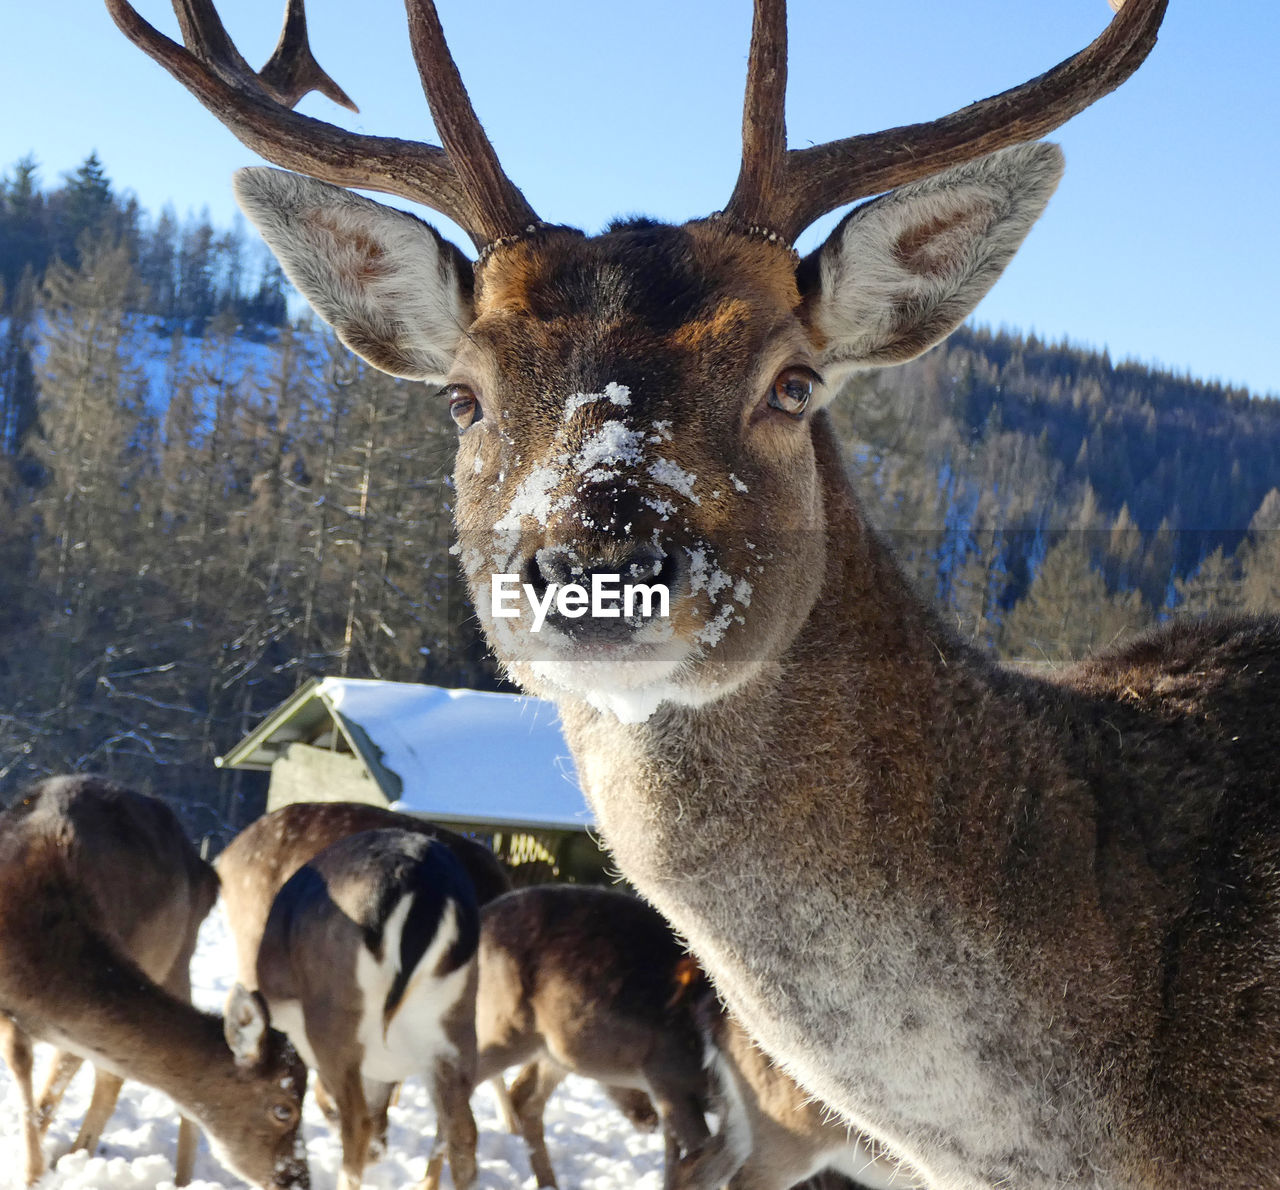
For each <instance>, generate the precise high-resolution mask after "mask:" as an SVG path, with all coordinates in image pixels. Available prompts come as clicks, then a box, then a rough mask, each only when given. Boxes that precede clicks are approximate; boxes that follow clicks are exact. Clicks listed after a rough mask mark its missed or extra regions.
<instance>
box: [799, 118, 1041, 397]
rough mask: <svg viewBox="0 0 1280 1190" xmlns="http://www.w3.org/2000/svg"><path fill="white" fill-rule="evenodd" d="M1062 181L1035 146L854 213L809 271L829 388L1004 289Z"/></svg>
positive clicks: (937, 333)
mask: <svg viewBox="0 0 1280 1190" xmlns="http://www.w3.org/2000/svg"><path fill="white" fill-rule="evenodd" d="M1061 177H1062V152H1061V150H1060V149H1059V148H1058V147H1057V145H1050V144H1043V143H1040V144H1030V145H1019V146H1017V147H1016V148H1012V149H1005V150H1002V151H1001V152H998V153H992V154H990V156H987V157H981V158H979V159H978V160H976V161H971V162H968V163H966V164H965V165H961V166H957V167H956V168H955V169H950V170H947V171H946V172H945V173H941V174H937V175H935V176H934V177H931V178H925V179H924V180H922V181H919V182H912V183H910V184H909V185H906V186H902V187H900V188H899V189H897V190H893V191H890V192H889V193H888V194H885V195H883V196H881V197H880V198H876V199H873V200H872V201H871V202H868V203H864V204H863V205H862V206H860V207H857V208H855V209H854V210H853V211H851V212H850V213H849V214H848V215H847V216H845V218H844V219H843V220H842V221H841V222H840V224H839V226H838V227H837V228H836V229H835V231H834V232H832V233H831V236H830V237H829V238H828V239H827V241H826V243H824V244H823V245H822V247H821V248H819V249H818V250H817V251H816V252H814V253H813V254H812V255H810V256H809V257H807V258H806V259H805V261H804V262H803V263H802V264H801V266H800V274H799V276H800V283H801V287H802V289H803V290H805V291H806V295H807V296H806V302H807V304H808V306H809V310H810V317H811V319H812V321H813V324H814V326H815V327H816V328H817V330H818V331H819V332H820V333H821V335H822V336H823V338H824V339H825V341H826V349H825V354H824V356H823V358H822V362H821V365H820V366H821V367H822V369H823V372H824V374H825V375H826V378H827V380H828V385H829V386H830V385H831V378H832V375H834V376H835V378H836V379H837V380H838V379H840V378H841V377H842V376H844V375H846V374H847V373H848V372H850V371H853V370H854V369H856V368H860V367H879V366H882V365H884V364H900V363H905V362H906V361H907V360H909V359H914V358H915V357H916V356H917V355H919V354H921V352H923V351H926V350H928V348H930V347H932V346H933V345H934V344H935V343H937V342H938V341H939V340H941V339H943V338H945V337H946V336H947V335H948V334H950V333H951V332H952V331H953V330H955V328H956V327H957V326H959V325H960V323H961V322H963V321H964V319H965V318H966V317H968V315H969V314H970V312H971V311H972V310H973V308H974V307H975V306H976V305H977V304H978V302H979V301H980V300H981V299H982V297H983V296H984V295H985V294H986V292H987V290H988V289H990V288H991V286H992V285H993V284H995V281H996V278H997V277H999V276H1000V274H1001V272H1003V271H1004V267H1005V265H1007V264H1008V263H1009V261H1010V260H1011V259H1012V257H1013V254H1014V252H1016V251H1017V249H1018V246H1019V245H1020V244H1021V243H1022V241H1023V239H1024V238H1025V237H1026V234H1027V232H1028V231H1030V229H1031V225H1032V224H1033V223H1034V222H1035V221H1036V219H1038V218H1039V217H1040V213H1041V212H1042V211H1043V210H1044V208H1045V204H1046V203H1047V202H1048V201H1049V196H1050V195H1051V194H1052V193H1053V191H1054V188H1055V187H1056V186H1057V184H1058V180H1059V178H1061Z"/></svg>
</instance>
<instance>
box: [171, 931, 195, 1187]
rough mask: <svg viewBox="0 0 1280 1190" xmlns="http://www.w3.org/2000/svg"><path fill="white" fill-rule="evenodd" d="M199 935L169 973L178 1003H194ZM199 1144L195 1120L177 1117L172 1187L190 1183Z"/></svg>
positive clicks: (189, 941) (182, 953)
mask: <svg viewBox="0 0 1280 1190" xmlns="http://www.w3.org/2000/svg"><path fill="white" fill-rule="evenodd" d="M195 948H196V935H195V934H192V935H191V936H190V937H189V938H188V940H187V944H186V945H185V946H184V947H183V948H182V951H181V952H180V953H179V954H178V956H177V958H176V959H175V960H174V963H173V967H172V968H171V969H170V971H169V978H168V979H166V980H165V981H164V986H165V987H166V988H168V989H169V991H171V992H172V993H173V994H174V995H175V996H177V997H178V999H179V1000H183V1001H185V1002H186V1003H188V1004H190V1003H191V956H192V955H193V954H194V953H195ZM199 1144H200V1127H199V1125H198V1124H196V1122H195V1121H194V1120H189V1119H187V1117H186V1116H181V1115H180V1116H179V1117H178V1151H177V1153H176V1154H175V1155H174V1158H173V1184H174V1185H175V1186H185V1185H186V1184H187V1183H188V1182H189V1181H191V1175H192V1173H194V1172H195V1166H196V1148H197V1147H198V1146H199Z"/></svg>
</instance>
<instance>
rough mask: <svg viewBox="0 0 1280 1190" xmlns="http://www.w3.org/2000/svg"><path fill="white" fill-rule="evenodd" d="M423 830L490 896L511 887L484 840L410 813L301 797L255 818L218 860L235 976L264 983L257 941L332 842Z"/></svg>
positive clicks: (479, 894) (482, 900) (251, 984)
mask: <svg viewBox="0 0 1280 1190" xmlns="http://www.w3.org/2000/svg"><path fill="white" fill-rule="evenodd" d="M372 830H405V831H418V832H421V833H422V834H425V835H427V836H428V837H430V838H433V839H439V840H440V841H441V842H442V843H443V844H444V845H445V846H446V847H447V848H448V849H449V850H450V851H452V852H453V854H454V855H456V856H457V857H458V860H459V861H460V862H461V864H462V866H463V867H464V868H465V869H466V872H467V875H468V876H469V877H470V878H471V884H472V887H473V888H474V889H475V897H476V903H477V904H480V905H485V904H488V902H490V901H492V900H493V899H494V897H497V896H501V895H502V894H503V893H504V892H507V891H509V890H510V888H511V880H510V878H509V877H508V875H507V871H506V869H505V868H504V867H503V866H502V863H501V862H500V861H499V860H498V858H497V856H495V855H494V854H493V852H492V851H490V850H489V848H488V847H486V846H485V845H484V844H483V843H478V842H476V841H475V840H474V839H469V838H467V837H466V836H465V835H460V834H458V833H457V832H456V831H451V830H448V829H446V828H445V827H442V826H437V825H436V824H435V823H432V822H426V821H424V820H423V819H421V818H415V817H414V816H412V815H410V814H398V813H396V812H395V811H394V810H386V809H383V808H382V807H381V806H371V805H364V804H362V803H360V802H294V803H292V804H291V805H288V806H282V807H281V808H280V809H279V810H275V811H273V812H272V813H270V814H264V815H263V816H262V817H261V818H256V819H254V821H253V822H251V823H250V824H249V825H248V826H246V827H245V828H244V830H242V831H241V832H240V833H239V834H238V835H236V837H235V838H234V839H232V840H231V842H230V843H229V844H227V846H226V848H225V849H224V850H223V852H222V854H221V855H219V856H218V858H217V860H215V861H214V867H215V868H216V869H217V872H218V876H219V877H220V878H221V881H222V902H223V905H224V906H225V907H226V911H227V921H228V924H229V925H230V927H231V933H232V936H233V937H234V939H235V944H236V978H237V979H238V980H239V981H240V982H241V983H242V984H243V985H244V986H245V987H247V988H255V987H257V986H258V985H257V965H258V945H259V944H260V943H261V941H262V931H263V930H264V929H265V928H266V924H267V915H268V914H269V913H270V912H271V902H272V901H273V900H274V899H275V895H276V893H278V892H279V891H280V889H282V888H283V887H284V885H285V882H286V881H287V880H288V879H289V877H291V876H292V875H293V874H294V873H295V872H296V871H297V870H298V869H299V868H300V867H302V865H303V864H305V863H306V862H307V861H308V860H310V859H311V858H312V856H315V855H318V854H319V853H320V852H321V851H323V850H324V849H325V848H326V847H328V846H329V845H330V844H332V843H336V842H338V840H339V839H345V838H347V837H348V836H350V835H354V834H358V833H360V832H361V831H372Z"/></svg>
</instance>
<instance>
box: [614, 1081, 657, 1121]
mask: <svg viewBox="0 0 1280 1190" xmlns="http://www.w3.org/2000/svg"><path fill="white" fill-rule="evenodd" d="M604 1092H605V1094H606V1095H608V1096H609V1098H610V1099H612V1100H613V1102H614V1105H615V1106H616V1107H617V1109H618V1110H619V1111H620V1112H621V1113H622V1114H623V1115H624V1116H626V1118H627V1122H628V1123H629V1124H630V1125H631V1126H632V1127H633V1128H635V1129H636V1130H637V1131H639V1132H655V1131H657V1128H658V1125H659V1124H660V1123H661V1121H660V1120H659V1119H658V1113H657V1111H655V1110H654V1106H653V1100H652V1099H650V1098H649V1096H648V1095H646V1094H645V1093H644V1092H643V1091H642V1090H640V1088H639V1087H609V1086H606V1087H605V1089H604Z"/></svg>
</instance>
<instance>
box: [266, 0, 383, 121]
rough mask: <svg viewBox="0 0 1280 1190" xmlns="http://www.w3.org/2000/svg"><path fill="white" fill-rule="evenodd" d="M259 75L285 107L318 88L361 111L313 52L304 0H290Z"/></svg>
mask: <svg viewBox="0 0 1280 1190" xmlns="http://www.w3.org/2000/svg"><path fill="white" fill-rule="evenodd" d="M258 78H259V79H260V80H261V82H262V85H263V86H264V87H266V88H267V90H268V91H269V92H271V94H272V95H273V96H275V98H277V99H278V100H279V101H280V102H281V103H283V104H284V105H285V107H296V106H297V103H298V101H299V100H300V99H301V98H302V97H303V96H304V95H306V94H307V92H308V91H319V92H320V94H321V95H323V96H324V97H325V98H326V99H332V100H333V102H334V103H336V104H338V106H339V107H345V108H347V110H348V111H353V112H359V110H360V109H359V108H358V107H356V105H355V104H354V103H352V102H351V97H350V96H349V95H348V94H347V93H346V92H345V91H344V90H343V89H342V88H341V87H339V86H338V84H337V83H335V82H334V81H333V79H332V78H330V77H329V75H328V73H326V71H325V70H324V68H323V67H321V65H320V63H319V62H317V61H316V59H315V55H314V54H313V53H312V52H311V42H310V41H308V40H307V9H306V5H305V3H304V0H289V4H288V7H287V8H286V9H285V10H284V28H283V29H281V30H280V40H279V41H278V42H277V43H276V48H275V51H274V52H273V53H272V55H271V57H270V58H269V59H268V60H267V64H266V65H265V66H264V67H263V68H262V69H261V70H260V71H258Z"/></svg>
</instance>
